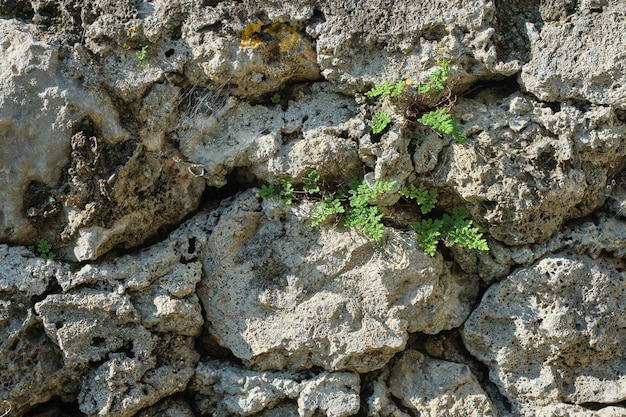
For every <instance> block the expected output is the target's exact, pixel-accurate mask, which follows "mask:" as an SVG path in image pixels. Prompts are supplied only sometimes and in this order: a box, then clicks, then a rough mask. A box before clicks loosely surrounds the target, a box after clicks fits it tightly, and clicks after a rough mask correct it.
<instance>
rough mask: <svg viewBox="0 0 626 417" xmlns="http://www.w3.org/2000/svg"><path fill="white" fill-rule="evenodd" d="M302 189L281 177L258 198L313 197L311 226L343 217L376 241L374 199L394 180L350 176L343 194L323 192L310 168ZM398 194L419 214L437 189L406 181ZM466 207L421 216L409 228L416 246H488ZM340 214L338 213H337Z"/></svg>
mask: <svg viewBox="0 0 626 417" xmlns="http://www.w3.org/2000/svg"><path fill="white" fill-rule="evenodd" d="M303 182H304V185H303V186H302V190H299V189H295V187H294V186H293V183H292V179H291V178H283V179H282V180H281V181H280V188H279V189H278V190H277V188H276V187H275V186H274V185H273V184H269V185H263V186H262V187H261V188H260V190H259V191H258V194H259V196H260V197H262V198H269V199H274V200H281V201H282V202H283V203H284V204H286V205H292V204H293V201H294V200H299V199H307V200H311V199H312V200H317V203H316V207H315V209H314V210H313V212H312V214H311V226H312V227H317V226H319V225H321V224H323V223H324V222H326V221H327V220H328V219H330V218H335V220H336V221H337V220H338V218H343V225H344V226H345V227H356V228H358V229H361V230H362V231H363V233H365V234H366V235H368V236H370V237H372V238H373V239H374V240H375V241H379V240H380V239H381V238H382V236H383V234H384V226H383V222H382V219H383V214H382V213H381V211H380V207H379V206H378V205H377V204H376V200H377V199H379V198H380V197H382V196H383V195H385V194H386V193H388V192H390V191H391V190H392V189H393V187H394V185H395V181H376V182H375V183H374V184H373V185H372V186H371V187H370V186H369V185H368V184H367V183H366V182H365V181H364V180H354V181H353V182H352V184H351V185H350V189H349V190H348V192H347V194H346V193H345V192H344V191H343V190H342V189H341V188H338V189H336V190H335V191H330V192H323V193H322V187H320V176H319V174H318V173H317V171H315V170H313V171H311V172H310V173H309V174H308V175H307V176H306V177H305V178H304V180H303ZM399 193H400V195H402V196H403V197H404V198H406V199H409V200H415V202H416V203H417V205H418V206H419V207H420V210H421V213H422V215H425V214H428V213H430V212H431V211H432V210H433V209H434V208H435V206H436V204H437V190H435V189H431V190H429V189H427V188H426V187H425V186H424V184H420V185H418V186H415V185H414V184H410V185H409V186H408V187H404V188H402V189H400V191H399ZM468 215H469V212H468V211H467V210H458V209H454V210H452V213H451V214H444V215H443V216H442V218H440V219H433V218H422V219H420V220H419V221H417V222H415V223H413V224H412V225H411V228H412V229H413V230H414V231H415V232H416V233H417V242H418V245H419V247H420V248H422V249H423V250H424V251H425V252H426V253H428V254H429V255H431V256H434V255H435V252H436V250H437V245H438V244H439V242H443V243H444V244H445V245H446V246H448V247H449V246H452V245H455V244H456V245H458V246H460V247H463V248H468V249H478V250H489V247H488V245H487V241H486V240H485V239H484V238H483V237H482V233H480V232H479V230H478V229H477V228H476V227H474V226H473V223H472V220H471V219H469V218H468ZM339 216H341V217H339Z"/></svg>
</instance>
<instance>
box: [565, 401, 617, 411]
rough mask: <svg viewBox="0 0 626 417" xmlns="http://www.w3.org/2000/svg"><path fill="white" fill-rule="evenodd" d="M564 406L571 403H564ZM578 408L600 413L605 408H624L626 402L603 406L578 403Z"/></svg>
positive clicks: (600, 404) (603, 404) (602, 404)
mask: <svg viewBox="0 0 626 417" xmlns="http://www.w3.org/2000/svg"><path fill="white" fill-rule="evenodd" d="M566 404H571V403H566ZM576 405H578V406H579V407H583V408H586V409H587V410H592V411H600V410H602V409H603V408H607V407H621V408H626V401H622V402H619V403H613V404H605V403H591V402H590V403H580V404H576Z"/></svg>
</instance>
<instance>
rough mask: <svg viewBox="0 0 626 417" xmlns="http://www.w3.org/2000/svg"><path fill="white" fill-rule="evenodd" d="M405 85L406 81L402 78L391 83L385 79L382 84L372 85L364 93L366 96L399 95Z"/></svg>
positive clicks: (393, 96)
mask: <svg viewBox="0 0 626 417" xmlns="http://www.w3.org/2000/svg"><path fill="white" fill-rule="evenodd" d="M405 87H406V82H405V81H403V80H400V81H397V82H396V83H394V84H392V83H390V82H389V81H385V82H384V83H383V84H382V85H378V84H376V85H374V87H372V89H371V90H370V91H368V92H367V93H365V95H366V96H367V97H368V98H374V97H379V96H389V97H392V98H395V97H399V96H400V95H401V94H402V93H403V92H404V89H405Z"/></svg>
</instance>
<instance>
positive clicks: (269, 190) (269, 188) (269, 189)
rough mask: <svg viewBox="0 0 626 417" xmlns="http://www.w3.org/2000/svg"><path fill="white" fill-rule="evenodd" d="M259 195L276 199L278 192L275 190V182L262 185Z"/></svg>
mask: <svg viewBox="0 0 626 417" xmlns="http://www.w3.org/2000/svg"><path fill="white" fill-rule="evenodd" d="M259 197H262V198H267V199H276V198H277V197H278V195H277V194H276V190H274V184H269V185H265V184H263V185H262V186H261V189H260V190H259Z"/></svg>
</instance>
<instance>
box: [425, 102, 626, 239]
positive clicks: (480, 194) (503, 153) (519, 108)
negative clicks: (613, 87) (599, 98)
mask: <svg viewBox="0 0 626 417" xmlns="http://www.w3.org/2000/svg"><path fill="white" fill-rule="evenodd" d="M455 112H457V113H456V114H457V115H458V117H459V118H461V120H463V121H464V129H465V130H466V132H468V134H469V133H471V134H472V135H473V136H474V142H473V146H463V145H459V144H454V145H452V146H450V147H447V148H446V149H445V151H443V152H442V153H441V154H440V156H439V164H438V166H437V168H435V169H434V170H433V176H434V178H435V180H434V181H433V184H435V185H436V186H437V187H441V188H450V189H452V190H454V192H455V193H457V194H458V195H459V197H460V198H461V199H462V201H463V202H465V203H466V204H468V205H469V208H470V209H471V211H472V214H473V216H474V218H476V219H477V220H478V221H483V222H484V223H483V224H485V225H488V226H487V227H488V230H489V233H490V235H491V236H492V237H493V238H495V239H498V240H501V241H502V242H504V243H506V244H507V245H524V244H529V243H540V242H543V241H545V240H547V239H548V238H549V237H551V236H552V235H554V234H555V233H556V232H557V231H558V230H559V229H560V228H561V226H562V225H563V223H564V222H565V221H567V220H569V219H572V218H580V217H583V216H585V215H587V214H589V213H591V212H593V211H594V210H596V209H597V208H598V207H600V206H601V205H602V204H603V203H604V201H605V200H606V197H607V189H606V185H607V183H608V182H609V181H610V179H611V175H613V174H614V173H615V169H614V168H611V167H618V166H621V165H622V164H623V157H624V155H625V154H626V148H625V147H624V138H625V137H626V124H625V123H624V122H623V120H620V118H619V116H618V113H617V112H616V110H615V109H613V108H611V107H607V106H594V107H591V108H585V107H583V108H580V107H577V106H575V105H573V104H569V103H563V104H561V105H559V106H558V107H556V108H554V106H551V105H548V104H545V103H542V102H539V101H537V100H535V99H533V98H532V97H530V96H527V95H524V94H520V93H513V94H512V95H507V96H504V97H503V96H502V95H501V91H498V90H486V91H484V92H483V93H482V94H481V95H479V96H478V97H477V98H476V99H474V100H460V101H459V102H458V103H457V105H456V106H455ZM421 146H422V145H421V143H420V142H418V149H419V148H421ZM426 146H428V145H426Z"/></svg>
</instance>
